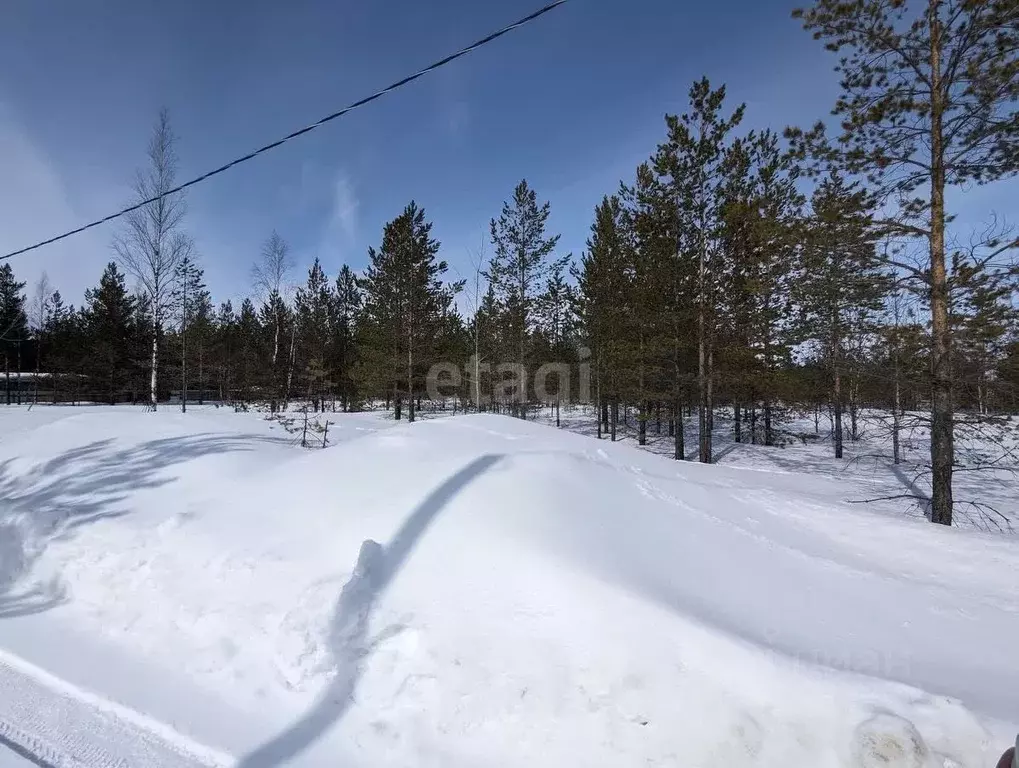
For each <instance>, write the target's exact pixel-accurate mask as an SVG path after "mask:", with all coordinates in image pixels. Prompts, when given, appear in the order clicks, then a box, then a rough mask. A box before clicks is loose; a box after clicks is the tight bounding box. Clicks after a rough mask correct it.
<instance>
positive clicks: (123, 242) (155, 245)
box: [113, 109, 193, 410]
mask: <svg viewBox="0 0 1019 768" xmlns="http://www.w3.org/2000/svg"><path fill="white" fill-rule="evenodd" d="M176 140H177V137H176V136H175V135H174V133H173V130H172V128H171V127H170V116H169V113H168V112H167V111H166V110H165V109H164V110H163V111H162V112H160V113H159V119H158V120H157V122H156V126H155V128H154V129H153V132H152V137H151V138H150V140H149V148H148V153H147V154H148V166H147V167H146V168H144V169H142V170H140V171H139V172H138V174H137V176H136V178H135V183H134V193H135V198H136V201H137V202H139V203H141V202H145V201H149V200H151V201H152V202H146V204H145V205H143V206H142V207H140V208H137V209H135V210H133V211H131V212H130V213H128V214H127V215H126V216H124V231H123V232H122V233H120V234H119V235H118V236H116V237H115V238H114V241H113V249H114V251H115V252H116V254H117V258H118V259H119V261H120V263H121V266H122V267H123V268H124V270H125V271H126V272H127V273H128V274H130V275H131V276H132V277H133V278H134V279H135V280H136V281H137V282H138V285H139V286H140V288H141V290H142V292H143V293H144V294H145V297H146V299H147V301H148V305H149V313H150V317H151V322H152V328H151V335H152V346H151V351H152V356H151V363H150V377H149V399H150V407H151V408H152V410H156V407H157V405H158V400H159V340H160V337H161V336H162V334H163V328H164V324H165V322H166V319H167V315H168V313H169V311H170V310H171V305H172V302H173V291H174V286H175V283H176V271H177V267H178V265H179V264H180V263H181V261H182V260H183V259H184V258H185V257H186V256H188V255H190V253H191V252H192V249H193V244H192V241H191V238H190V237H188V236H187V235H186V234H185V233H184V232H182V231H181V223H182V221H183V219H184V214H185V212H186V210H187V207H186V203H185V199H184V193H183V192H173V189H174V188H175V187H176V184H177V182H176V179H177V153H176V148H175V145H176Z"/></svg>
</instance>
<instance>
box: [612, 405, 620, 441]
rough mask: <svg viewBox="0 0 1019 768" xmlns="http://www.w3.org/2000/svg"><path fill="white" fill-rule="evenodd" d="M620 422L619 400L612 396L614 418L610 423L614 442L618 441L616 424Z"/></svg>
mask: <svg viewBox="0 0 1019 768" xmlns="http://www.w3.org/2000/svg"><path fill="white" fill-rule="evenodd" d="M618 422H619V401H618V400H616V398H614V397H613V398H612V420H611V423H610V428H611V433H610V434H611V436H612V442H616V424H617V423H618Z"/></svg>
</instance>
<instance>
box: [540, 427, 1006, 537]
mask: <svg viewBox="0 0 1019 768" xmlns="http://www.w3.org/2000/svg"><path fill="white" fill-rule="evenodd" d="M926 417H927V414H920V413H908V414H906V415H905V416H904V417H903V419H902V432H901V443H900V463H899V464H895V463H894V461H893V459H892V456H893V454H892V440H891V419H890V416H889V415H888V414H887V413H885V412H877V411H862V412H861V414H860V420H859V432H858V439H857V440H852V439H851V438H850V427H849V424H850V422H849V415H848V414H846V420H845V441H844V455H843V458H842V459H836V458H835V450H834V446H833V444H832V438H831V423H830V421H829V417H828V415H827V414H821V415H820V417H819V418H818V419H817V421H815V419H814V416H813V415H812V414H809V413H808V414H797V413H784V414H783V415H782V418H781V419H780V420H778V426H777V427H776V432H777V433H778V434H777V438H776V442H777V443H778V445H776V446H775V447H764V446H762V445H751V444H749V442H748V441H749V429H748V427H747V425H746V423H744V428H743V440H744V442H742V443H739V444H737V443H735V442H734V440H733V427H732V415H731V411H730V412H728V413H726V411H725V410H724V409H719V411H718V413H717V415H716V417H715V429H714V433H713V437H714V458H715V462H716V463H718V464H723V465H725V466H730V467H746V468H750V469H757V470H764V471H769V472H794V473H805V474H810V475H815V476H817V475H821V476H824V477H828V478H832V479H835V480H839V481H843V482H844V483H845V494H844V498H845V499H846V500H847V501H851V502H852V503H857V504H864V503H865V504H867V505H868V506H869V508H870V509H871V510H873V511H882V512H886V513H888V514H890V515H895V516H901V515H906V516H910V517H917V518H922V517H923V516H924V514H925V513H926V512H927V511H928V508H929V500H930V471H929V466H930V433H929V430H928V429H927V428H926ZM533 418H534V419H535V420H537V421H539V422H540V423H544V424H554V423H555V416H554V413H553V412H552V411H551V410H550V409H548V408H543V409H540V410H536V411H535V412H534V413H533ZM958 418H959V424H957V426H956V429H955V449H956V462H957V467H956V472H955V478H954V481H953V487H954V491H955V502H956V504H955V515H954V517H955V521H954V524H955V525H956V526H958V527H960V528H962V529H969V530H979V531H988V532H993V533H1004V534H1013V535H1015V534H1019V418H1017V417H1015V416H1011V417H1007V416H1005V417H994V418H990V419H983V420H978V419H975V418H973V417H971V416H967V415H966V414H959V417H958ZM560 424H561V426H562V428H563V429H567V430H570V431H572V432H577V433H579V434H584V435H589V436H596V435H597V432H598V427H597V422H596V421H595V418H594V413H593V411H592V409H591V408H589V407H588V408H585V407H576V408H564V409H563V410H562V411H561V413H560ZM758 428H760V423H759V424H758ZM604 437H605V439H606V440H607V439H608V434H606V435H605V436H604ZM616 437H617V441H618V442H619V443H621V444H623V445H629V446H634V447H636V446H637V425H636V419H635V415H634V414H633V413H632V412H630V413H629V414H627V421H626V422H625V423H624V422H621V423H620V424H619V425H618V427H617V435H616ZM684 437H685V440H686V456H687V458H688V459H691V460H696V458H697V417H696V416H692V417H687V418H686V419H685V430H684ZM674 442H675V441H674V439H673V438H672V437H671V436H669V434H668V426H667V424H665V423H663V424H662V425H661V431H660V432H659V431H658V428H657V424H656V423H655V422H654V420H652V421H651V422H649V426H648V430H647V444H646V445H645V446H644V447H643V450H647V451H650V452H651V453H655V454H658V455H660V456H668V457H670V458H671V457H672V456H673V454H674V451H675V445H674Z"/></svg>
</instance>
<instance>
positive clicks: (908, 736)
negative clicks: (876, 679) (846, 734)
mask: <svg viewBox="0 0 1019 768" xmlns="http://www.w3.org/2000/svg"><path fill="white" fill-rule="evenodd" d="M853 751H854V756H855V758H856V764H857V765H858V766H860V768H923V766H924V765H926V764H927V756H928V749H927V744H926V743H925V742H924V740H923V737H922V736H921V735H920V732H919V731H917V729H916V726H915V725H913V723H911V722H910V721H909V720H907V719H906V718H904V717H900V716H899V715H896V714H893V713H891V712H879V713H877V714H875V715H874V716H873V717H870V718H868V719H867V720H864V721H863V722H862V723H860V724H859V725H858V726H857V727H856V732H855V733H854V734H853Z"/></svg>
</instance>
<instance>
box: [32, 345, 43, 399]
mask: <svg viewBox="0 0 1019 768" xmlns="http://www.w3.org/2000/svg"><path fill="white" fill-rule="evenodd" d="M41 335H42V334H40V337H41ZM40 357H42V338H37V339H36V340H35V394H34V395H33V396H32V403H33V405H38V404H39V358H40Z"/></svg>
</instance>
